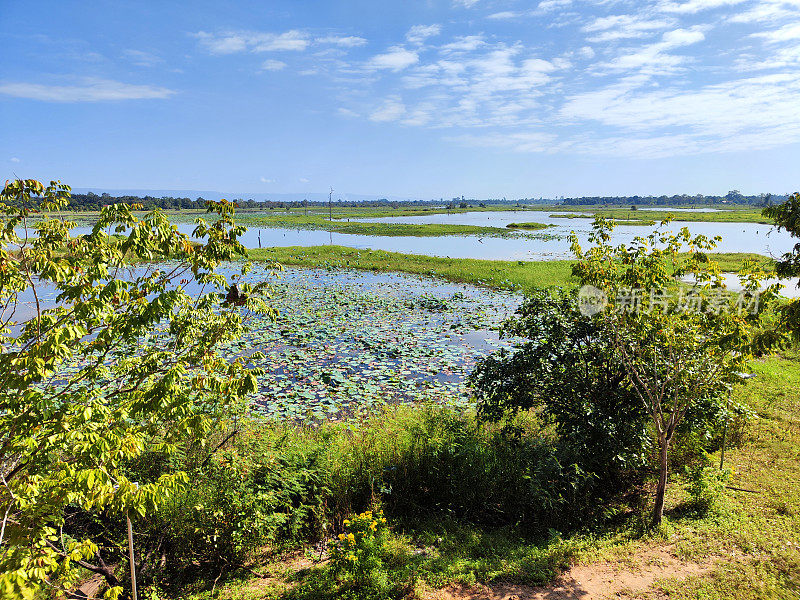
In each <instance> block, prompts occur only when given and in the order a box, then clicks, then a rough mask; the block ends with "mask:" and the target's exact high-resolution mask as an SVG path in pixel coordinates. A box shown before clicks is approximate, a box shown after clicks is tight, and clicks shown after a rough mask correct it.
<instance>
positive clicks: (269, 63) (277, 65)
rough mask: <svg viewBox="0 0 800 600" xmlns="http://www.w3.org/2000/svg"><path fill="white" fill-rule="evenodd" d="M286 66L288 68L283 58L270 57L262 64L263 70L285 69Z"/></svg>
mask: <svg viewBox="0 0 800 600" xmlns="http://www.w3.org/2000/svg"><path fill="white" fill-rule="evenodd" d="M285 68H286V63H285V62H283V61H281V60H273V59H269V60H265V61H264V62H263V63H262V64H261V70H262V71H280V70H282V69H285Z"/></svg>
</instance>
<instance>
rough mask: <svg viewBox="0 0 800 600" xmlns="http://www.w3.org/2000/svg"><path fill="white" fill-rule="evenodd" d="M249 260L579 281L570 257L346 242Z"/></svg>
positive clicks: (511, 286)
mask: <svg viewBox="0 0 800 600" xmlns="http://www.w3.org/2000/svg"><path fill="white" fill-rule="evenodd" d="M709 256H710V257H711V258H712V259H713V260H715V261H717V263H719V265H720V268H721V269H722V270H723V271H727V272H733V271H737V270H739V269H740V268H741V266H742V263H743V262H744V261H745V260H746V259H753V260H756V261H757V262H758V263H759V264H760V265H761V266H762V267H764V268H765V269H768V270H772V269H773V268H774V262H773V261H772V259H770V258H767V257H765V256H762V255H760V254H745V253H715V254H710V255H709ZM249 258H250V259H251V260H255V261H275V262H279V263H281V264H284V265H294V266H300V267H314V268H325V269H360V270H367V271H380V272H396V271H400V272H403V273H412V274H416V275H428V276H433V277H441V278H443V279H446V280H448V281H454V282H458V283H471V284H474V285H480V286H486V287H492V288H497V289H505V290H517V291H521V292H526V293H529V292H532V291H534V290H536V289H540V288H547V287H552V286H564V287H572V286H575V285H577V280H576V279H575V278H573V277H572V264H573V263H572V261H570V260H540V261H523V260H517V261H509V260H483V259H472V258H445V257H439V256H427V255H422V254H403V253H400V252H386V251H383V250H359V249H356V248H348V247H345V246H308V247H303V246H289V247H276V248H264V249H259V250H250V251H249Z"/></svg>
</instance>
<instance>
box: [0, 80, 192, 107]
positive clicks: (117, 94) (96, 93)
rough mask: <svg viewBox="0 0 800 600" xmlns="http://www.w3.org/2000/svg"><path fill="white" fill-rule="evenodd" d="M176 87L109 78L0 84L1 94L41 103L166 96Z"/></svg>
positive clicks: (145, 98) (171, 93)
mask: <svg viewBox="0 0 800 600" xmlns="http://www.w3.org/2000/svg"><path fill="white" fill-rule="evenodd" d="M176 93H177V92H176V91H175V90H171V89H169V88H165V87H156V86H151V85H134V84H130V83H122V82H119V81H113V80H110V79H94V78H85V79H82V80H81V81H80V83H76V84H74V85H48V84H42V83H27V82H24V83H23V82H8V83H2V84H0V94H3V95H6V96H13V97H15V98H28V99H31V100H41V101H43V102H103V101H115V100H147V99H159V98H169V97H170V96H172V95H174V94H176Z"/></svg>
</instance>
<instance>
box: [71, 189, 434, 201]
mask: <svg viewBox="0 0 800 600" xmlns="http://www.w3.org/2000/svg"><path fill="white" fill-rule="evenodd" d="M72 191H73V193H75V194H88V193H89V192H92V193H93V194H97V195H98V196H100V195H102V194H104V193H105V194H110V195H111V196H139V197H140V198H144V197H145V196H152V197H153V198H164V197H168V198H190V199H191V200H197V198H204V199H206V200H219V199H220V198H225V199H227V200H234V199H237V198H241V199H242V200H249V199H251V198H252V199H253V200H255V201H256V202H262V201H264V200H272V201H273V202H302V201H303V200H308V201H309V202H322V201H327V200H328V194H327V192H311V193H308V194H303V193H299V192H296V193H284V194H272V193H268V192H218V191H214V190H142V189H125V190H122V189H111V188H77V187H76V188H72ZM340 198H341V199H342V200H343V201H345V202H363V201H365V200H378V199H381V198H385V199H386V200H389V201H391V202H404V201H408V200H422V198H409V197H404V196H377V195H369V194H349V193H341V194H340V193H338V192H336V191H334V192H333V201H334V202H336V201H337V200H339V199H340ZM425 199H426V200H429V199H430V198H425ZM447 200H449V198H447Z"/></svg>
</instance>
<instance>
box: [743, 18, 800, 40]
mask: <svg viewBox="0 0 800 600" xmlns="http://www.w3.org/2000/svg"><path fill="white" fill-rule="evenodd" d="M752 35H753V37H761V38H764V39H766V40H767V41H768V42H772V43H781V42H786V41H788V40H796V39H800V21H798V22H797V23H789V24H788V25H784V26H783V27H781V28H780V29H774V30H772V31H760V32H758V33H754V34H752Z"/></svg>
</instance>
